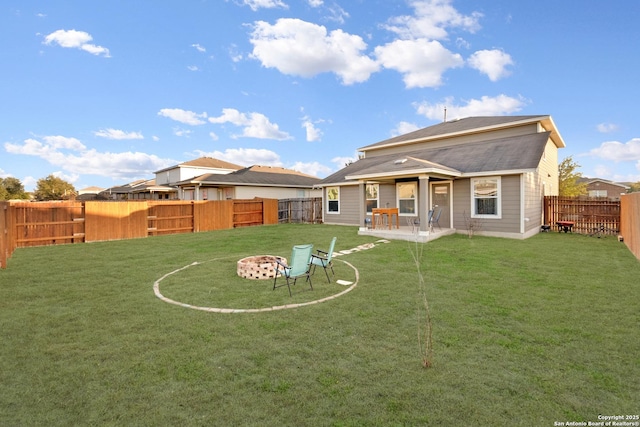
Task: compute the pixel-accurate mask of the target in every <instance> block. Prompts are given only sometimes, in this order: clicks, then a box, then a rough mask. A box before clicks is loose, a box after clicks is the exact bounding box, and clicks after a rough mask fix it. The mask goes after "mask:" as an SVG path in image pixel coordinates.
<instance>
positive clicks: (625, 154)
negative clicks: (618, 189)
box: [589, 138, 640, 169]
mask: <svg viewBox="0 0 640 427" xmlns="http://www.w3.org/2000/svg"><path fill="white" fill-rule="evenodd" d="M589 154H590V155H592V156H595V157H599V158H601V159H605V160H613V161H616V162H624V161H630V160H640V138H633V139H631V140H629V141H628V142H626V143H622V142H619V141H606V142H603V143H602V144H600V147H598V148H594V149H592V150H591V151H589ZM638 165H640V163H639V164H638ZM639 169H640V168H639Z"/></svg>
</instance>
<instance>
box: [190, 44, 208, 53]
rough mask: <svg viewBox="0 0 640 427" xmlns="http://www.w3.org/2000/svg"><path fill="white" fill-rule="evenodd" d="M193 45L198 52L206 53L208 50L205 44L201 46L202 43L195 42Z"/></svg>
mask: <svg viewBox="0 0 640 427" xmlns="http://www.w3.org/2000/svg"><path fill="white" fill-rule="evenodd" d="M191 47H192V48H194V49H195V50H197V51H198V52H202V53H204V52H206V51H207V49H205V47H204V46H201V45H200V44H198V43H194V44H192V45H191Z"/></svg>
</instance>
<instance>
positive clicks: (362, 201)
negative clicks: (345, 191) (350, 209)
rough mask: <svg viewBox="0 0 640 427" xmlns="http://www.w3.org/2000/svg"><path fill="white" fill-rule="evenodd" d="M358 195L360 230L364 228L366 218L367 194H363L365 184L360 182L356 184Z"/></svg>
mask: <svg viewBox="0 0 640 427" xmlns="http://www.w3.org/2000/svg"><path fill="white" fill-rule="evenodd" d="M358 194H359V195H360V198H359V200H358V204H359V205H360V209H359V212H360V220H359V222H358V224H360V228H366V226H365V223H364V220H365V218H366V217H367V194H366V192H365V182H364V181H360V182H359V183H358Z"/></svg>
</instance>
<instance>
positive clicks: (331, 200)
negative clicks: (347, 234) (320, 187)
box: [327, 186, 340, 215]
mask: <svg viewBox="0 0 640 427" xmlns="http://www.w3.org/2000/svg"><path fill="white" fill-rule="evenodd" d="M334 188H335V189H336V190H337V192H338V198H337V202H338V210H337V211H332V210H329V202H333V201H335V200H334V199H329V191H331V190H332V189H334ZM339 213H340V187H339V186H333V187H327V214H331V215H337V214H339Z"/></svg>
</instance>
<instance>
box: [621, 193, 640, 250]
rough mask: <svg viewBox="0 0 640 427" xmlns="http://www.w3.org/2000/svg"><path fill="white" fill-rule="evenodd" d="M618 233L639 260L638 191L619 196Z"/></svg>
mask: <svg viewBox="0 0 640 427" xmlns="http://www.w3.org/2000/svg"><path fill="white" fill-rule="evenodd" d="M620 216H621V218H620V219H621V221H620V234H621V235H622V238H623V239H624V244H625V245H627V247H628V248H629V250H630V251H631V252H632V253H633V254H634V255H635V256H636V258H638V259H639V260H640V193H631V194H625V195H623V196H622V197H621V198H620Z"/></svg>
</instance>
